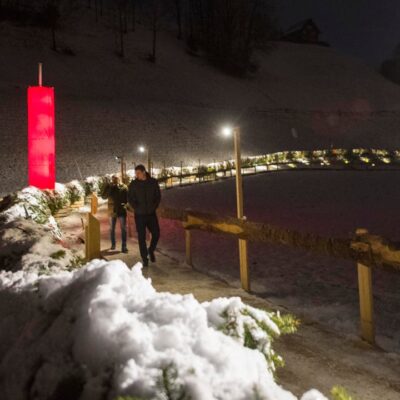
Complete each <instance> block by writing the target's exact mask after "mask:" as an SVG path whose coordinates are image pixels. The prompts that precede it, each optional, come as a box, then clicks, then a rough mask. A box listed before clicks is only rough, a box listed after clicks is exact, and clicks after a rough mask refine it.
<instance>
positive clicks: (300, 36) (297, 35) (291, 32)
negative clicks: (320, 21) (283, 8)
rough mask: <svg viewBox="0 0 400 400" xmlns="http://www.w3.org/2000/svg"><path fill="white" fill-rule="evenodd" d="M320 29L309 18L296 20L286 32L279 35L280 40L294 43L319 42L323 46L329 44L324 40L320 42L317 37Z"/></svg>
mask: <svg viewBox="0 0 400 400" xmlns="http://www.w3.org/2000/svg"><path fill="white" fill-rule="evenodd" d="M320 35H321V31H320V29H319V28H318V26H317V25H316V23H315V22H314V21H313V20H312V19H311V18H309V19H306V20H304V21H300V22H298V23H297V24H296V25H293V26H292V27H291V28H289V29H288V30H287V31H286V32H283V33H282V35H281V40H285V41H288V42H294V43H307V44H319V45H324V46H329V45H328V44H327V43H325V42H321V41H320V39H319V37H320Z"/></svg>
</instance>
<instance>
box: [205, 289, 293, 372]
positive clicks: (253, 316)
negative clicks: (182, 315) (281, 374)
mask: <svg viewBox="0 0 400 400" xmlns="http://www.w3.org/2000/svg"><path fill="white" fill-rule="evenodd" d="M204 307H205V309H206V311H207V312H208V314H209V316H208V317H209V320H210V322H211V323H212V324H213V326H215V327H216V328H217V329H219V330H221V331H222V332H223V333H225V334H226V335H229V336H232V337H233V338H235V339H236V340H237V341H239V342H240V343H241V344H242V345H243V346H245V347H248V348H250V349H256V350H258V351H259V352H261V353H262V354H263V355H264V357H265V359H266V361H267V367H268V371H269V372H270V373H274V372H275V371H276V368H277V367H278V366H283V359H282V357H280V356H279V355H277V354H276V353H275V352H274V350H273V349H272V341H273V339H275V338H277V337H279V336H280V334H281V333H293V332H295V331H296V328H297V325H298V322H297V321H296V320H295V319H294V318H293V317H291V316H287V317H282V316H281V315H280V314H279V313H269V312H266V311H262V310H259V309H256V308H253V307H250V306H248V305H245V304H244V303H243V302H242V301H241V299H240V298H238V297H234V298H230V299H227V298H221V299H217V300H213V301H212V302H210V303H204ZM215 312H217V314H215Z"/></svg>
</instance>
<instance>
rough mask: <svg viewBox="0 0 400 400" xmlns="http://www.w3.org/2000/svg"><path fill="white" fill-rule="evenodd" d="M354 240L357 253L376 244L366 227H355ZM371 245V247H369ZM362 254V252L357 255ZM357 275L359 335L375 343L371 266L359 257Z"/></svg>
mask: <svg viewBox="0 0 400 400" xmlns="http://www.w3.org/2000/svg"><path fill="white" fill-rule="evenodd" d="M356 238H357V239H356V241H354V242H353V243H352V245H351V247H352V248H353V249H356V250H357V252H358V253H359V252H360V250H361V249H363V252H364V253H365V252H366V253H368V254H370V253H371V252H372V250H373V247H376V246H377V242H376V241H375V243H374V244H372V242H371V239H372V237H371V235H369V232H368V231H367V230H366V229H357V231H356ZM371 246H373V247H371ZM360 256H362V253H361V254H360V255H359V257H360ZM357 275H358V293H359V302H360V327H361V337H362V338H363V339H364V340H366V341H367V342H368V343H370V344H374V343H375V324H374V301H373V290H372V268H371V266H368V265H365V263H363V262H362V261H361V259H359V260H358V261H357Z"/></svg>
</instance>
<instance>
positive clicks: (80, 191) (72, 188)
mask: <svg viewBox="0 0 400 400" xmlns="http://www.w3.org/2000/svg"><path fill="white" fill-rule="evenodd" d="M65 186H66V188H67V189H68V199H69V202H70V204H74V203H76V202H77V201H79V200H81V199H83V198H84V197H85V189H84V188H83V186H82V185H81V183H80V182H79V181H77V180H74V181H71V182H68V183H67V184H66V185H65Z"/></svg>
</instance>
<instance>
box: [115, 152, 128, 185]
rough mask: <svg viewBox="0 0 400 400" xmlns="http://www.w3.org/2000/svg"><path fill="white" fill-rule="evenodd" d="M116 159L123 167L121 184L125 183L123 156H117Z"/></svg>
mask: <svg viewBox="0 0 400 400" xmlns="http://www.w3.org/2000/svg"><path fill="white" fill-rule="evenodd" d="M115 159H116V160H117V162H118V163H119V164H120V166H121V182H125V172H126V171H125V161H124V157H123V156H116V157H115Z"/></svg>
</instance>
